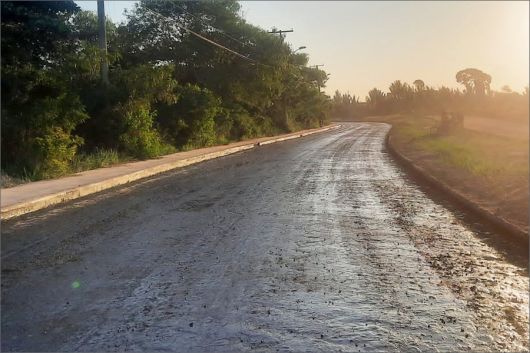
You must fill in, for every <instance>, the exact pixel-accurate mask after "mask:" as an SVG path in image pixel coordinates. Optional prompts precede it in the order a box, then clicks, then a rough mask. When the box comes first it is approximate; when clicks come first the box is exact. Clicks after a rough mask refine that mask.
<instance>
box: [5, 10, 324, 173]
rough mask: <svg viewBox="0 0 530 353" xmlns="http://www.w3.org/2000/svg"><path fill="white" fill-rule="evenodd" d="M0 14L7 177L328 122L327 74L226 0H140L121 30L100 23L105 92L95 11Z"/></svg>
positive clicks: (67, 169)
mask: <svg viewBox="0 0 530 353" xmlns="http://www.w3.org/2000/svg"><path fill="white" fill-rule="evenodd" d="M1 6H2V78H3V80H2V100H3V105H2V118H3V119H2V168H3V169H4V170H6V171H8V172H9V173H11V174H15V175H25V176H28V177H30V178H48V177H54V176H58V175H63V174H65V173H68V172H71V171H78V170H80V169H83V168H90V167H99V166H104V165H108V163H114V162H117V161H118V160H121V159H123V158H124V156H125V158H127V157H126V156H130V157H134V158H152V157H155V156H158V155H161V154H164V153H169V152H172V151H175V150H179V149H180V150H182V149H190V148H197V147H203V146H210V145H213V144H216V143H227V142H230V141H236V140H240V139H245V138H252V137H257V136H263V135H270V134H275V133H280V132H284V131H294V130H297V129H302V128H309V127H315V126H318V125H321V124H323V123H325V122H326V121H327V119H328V111H329V109H330V106H329V97H327V96H326V95H325V94H323V93H320V91H319V90H320V88H322V87H324V86H325V83H326V80H327V75H326V73H325V72H324V71H322V70H318V69H316V68H310V67H308V66H307V63H308V57H307V55H305V54H295V53H294V52H293V50H292V49H291V47H290V46H289V45H288V44H287V43H284V42H283V40H282V39H280V38H278V37H277V36H275V35H272V34H270V33H267V32H266V31H264V30H262V29H260V28H258V27H256V26H253V25H251V24H248V23H247V22H246V21H245V20H244V19H243V18H242V17H241V16H240V14H239V9H240V6H239V4H238V3H237V2H236V1H234V0H222V1H204V2H202V1H201V2H199V1H191V2H181V1H141V2H139V3H138V4H137V5H136V8H135V9H134V10H133V11H132V12H130V13H129V14H128V19H127V22H126V23H125V24H120V25H115V24H113V23H112V22H111V21H109V20H107V39H108V56H107V60H108V61H109V64H110V72H109V77H110V85H105V84H102V82H101V81H100V79H99V72H100V64H101V63H100V53H99V50H98V48H97V39H98V31H97V29H98V27H97V16H96V15H95V14H94V13H91V12H87V11H80V9H79V8H78V7H77V5H76V4H75V3H73V2H72V1H64V2H62V1H61V2H60V1H50V2H38V1H34V2H31V1H28V2H15V1H3V2H2V5H1ZM184 27H185V28H186V29H185V28H184ZM187 29H189V30H191V31H193V32H194V33H197V34H199V35H201V36H203V37H206V38H208V39H210V40H212V41H214V42H216V43H218V44H219V45H221V46H225V47H227V48H230V49H231V50H233V51H236V52H238V53H242V56H243V57H241V56H237V55H234V54H233V53H230V52H228V51H226V50H223V49H222V48H220V47H219V46H215V45H212V44H211V43H207V42H205V41H203V40H202V39H200V38H198V37H197V36H196V35H195V34H193V33H191V32H190V31H188V30H187ZM101 151H114V152H112V153H106V152H101Z"/></svg>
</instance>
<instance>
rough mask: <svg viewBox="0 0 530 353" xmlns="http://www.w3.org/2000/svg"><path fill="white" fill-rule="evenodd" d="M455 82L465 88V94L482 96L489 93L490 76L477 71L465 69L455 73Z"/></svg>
mask: <svg viewBox="0 0 530 353" xmlns="http://www.w3.org/2000/svg"><path fill="white" fill-rule="evenodd" d="M456 82H458V83H461V84H463V85H464V86H465V88H466V93H467V94H475V95H478V96H483V95H485V94H489V92H490V84H491V76H490V75H488V74H486V73H484V72H482V71H480V70H478V69H473V68H471V69H465V70H461V71H458V72H457V73H456Z"/></svg>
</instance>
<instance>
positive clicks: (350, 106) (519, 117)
mask: <svg viewBox="0 0 530 353" xmlns="http://www.w3.org/2000/svg"><path fill="white" fill-rule="evenodd" d="M455 78H456V82H458V83H460V84H461V85H462V86H463V90H460V89H453V88H448V87H445V86H442V87H439V88H434V87H431V86H428V85H427V84H426V83H425V82H424V81H423V80H421V79H417V80H415V81H414V82H413V84H408V83H406V82H401V81H400V80H396V81H394V82H392V83H391V84H390V86H389V87H388V91H387V92H384V91H382V90H380V89H378V88H374V89H372V90H370V92H368V96H367V97H366V98H365V100H364V101H361V99H360V97H359V96H355V95H351V94H350V93H341V92H339V91H336V92H335V95H334V96H333V98H332V100H331V102H332V108H331V115H332V116H333V119H338V120H351V119H358V118H362V117H365V116H370V115H389V114H403V113H406V114H417V115H433V114H434V115H437V116H439V115H440V114H441V113H442V112H447V111H449V112H458V113H461V114H463V115H464V116H481V117H486V118H492V119H499V120H500V121H503V120H510V121H515V122H522V123H526V124H527V123H528V87H525V89H524V91H523V92H516V91H513V90H512V89H511V88H510V87H508V86H503V87H502V89H501V90H500V91H493V90H491V89H490V84H491V81H492V77H491V76H490V75H488V74H486V73H484V72H482V71H481V70H478V69H473V68H470V69H464V70H461V71H459V72H457V73H456V75H455Z"/></svg>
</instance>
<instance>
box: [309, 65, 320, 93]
mask: <svg viewBox="0 0 530 353" xmlns="http://www.w3.org/2000/svg"><path fill="white" fill-rule="evenodd" d="M320 66H324V64H319V65H313V66H309V67H314V68H315V69H317V70H318V68H319V67H320ZM317 85H318V93H320V83H318V82H317Z"/></svg>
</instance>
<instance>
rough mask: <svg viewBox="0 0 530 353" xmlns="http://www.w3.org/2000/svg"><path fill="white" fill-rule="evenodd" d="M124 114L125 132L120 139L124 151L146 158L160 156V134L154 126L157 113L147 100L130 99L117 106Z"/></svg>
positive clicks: (120, 112)
mask: <svg viewBox="0 0 530 353" xmlns="http://www.w3.org/2000/svg"><path fill="white" fill-rule="evenodd" d="M117 109H118V112H119V114H120V115H122V116H123V124H124V126H123V131H124V132H123V133H122V134H121V135H120V137H119V141H120V143H121V146H122V148H123V150H124V151H126V152H127V153H129V154H131V155H132V156H134V157H137V158H141V159H145V158H152V157H156V156H159V155H160V154H161V151H162V142H161V138H160V134H159V133H158V131H157V130H156V129H155V128H154V127H153V122H154V119H155V117H156V113H154V112H152V111H151V106H150V104H149V103H148V102H147V101H145V100H141V99H140V100H129V101H128V102H126V103H125V104H121V105H119V107H118V108H117Z"/></svg>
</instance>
